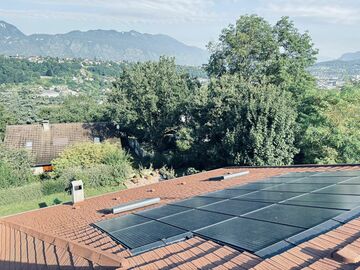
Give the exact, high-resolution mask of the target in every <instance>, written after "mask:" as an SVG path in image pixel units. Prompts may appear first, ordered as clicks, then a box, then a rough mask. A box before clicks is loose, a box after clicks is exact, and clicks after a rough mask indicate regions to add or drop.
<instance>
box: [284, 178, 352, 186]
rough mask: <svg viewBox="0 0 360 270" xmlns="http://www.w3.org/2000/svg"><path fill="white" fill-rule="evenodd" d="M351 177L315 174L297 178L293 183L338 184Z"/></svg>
mask: <svg viewBox="0 0 360 270" xmlns="http://www.w3.org/2000/svg"><path fill="white" fill-rule="evenodd" d="M349 178H351V177H349V176H333V177H330V176H316V177H315V176H314V177H306V178H301V179H298V180H295V181H293V182H291V184H296V183H301V184H307V183H309V184H330V185H331V184H337V183H340V182H342V181H345V180H347V179H349Z"/></svg>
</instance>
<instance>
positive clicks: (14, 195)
mask: <svg viewBox="0 0 360 270" xmlns="http://www.w3.org/2000/svg"><path fill="white" fill-rule="evenodd" d="M42 196H43V194H42V185H41V183H40V182H39V183H32V184H29V185H26V186H22V187H15V188H7V189H0V205H7V204H10V203H14V202H21V201H28V200H33V199H38V198H41V197H42Z"/></svg>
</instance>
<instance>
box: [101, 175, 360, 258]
mask: <svg viewBox="0 0 360 270" xmlns="http://www.w3.org/2000/svg"><path fill="white" fill-rule="evenodd" d="M358 207H360V171H334V172H299V173H288V174H285V175H281V176H277V177H271V178H268V179H265V180H262V181H259V182H254V183H249V184H244V185H239V186H234V187H231V188H229V189H224V190H220V191H216V192H211V193H206V194H202V195H200V196H196V197H192V198H189V199H186V200H182V201H177V202H173V203H171V204H168V205H164V206H161V207H158V208H153V209H149V210H145V211H140V212H137V213H134V214H129V215H126V216H121V217H118V218H115V219H110V220H106V221H101V222H98V223H96V224H95V225H96V226H97V227H98V228H100V229H101V230H103V231H105V232H107V233H108V234H109V235H110V236H111V237H112V238H113V239H114V240H115V241H117V242H119V243H121V244H122V245H125V246H126V247H128V248H129V249H130V250H131V251H132V253H133V254H137V253H140V252H144V251H147V250H150V249H153V248H156V247H160V246H163V245H166V244H169V243H173V242H175V241H180V240H183V239H186V238H189V237H191V236H193V235H197V236H200V237H203V238H206V239H211V240H212V241H215V242H218V243H221V244H225V245H229V246H232V247H233V248H235V249H238V250H246V251H249V252H252V253H256V254H257V255H259V256H262V257H268V256H271V255H273V254H276V253H277V252H280V251H282V250H285V249H287V248H290V247H292V246H293V245H294V244H297V243H300V242H302V241H305V240H307V239H309V238H311V237H313V236H315V235H318V234H321V233H323V232H325V231H327V230H329V229H332V228H334V227H336V226H338V225H340V224H341V222H345V221H347V220H348V219H351V218H352V217H354V215H355V214H358V215H359V214H360V210H359V209H360V208H358Z"/></svg>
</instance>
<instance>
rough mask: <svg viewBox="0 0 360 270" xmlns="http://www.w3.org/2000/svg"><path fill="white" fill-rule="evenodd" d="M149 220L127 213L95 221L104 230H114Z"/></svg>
mask: <svg viewBox="0 0 360 270" xmlns="http://www.w3.org/2000/svg"><path fill="white" fill-rule="evenodd" d="M149 221H151V220H150V219H148V218H144V217H140V216H136V215H126V216H121V217H117V218H113V219H108V220H104V221H100V222H97V223H95V225H96V226H97V227H98V228H100V229H101V230H103V231H106V232H114V231H118V230H121V229H124V228H128V227H132V226H135V225H139V224H143V223H145V222H149Z"/></svg>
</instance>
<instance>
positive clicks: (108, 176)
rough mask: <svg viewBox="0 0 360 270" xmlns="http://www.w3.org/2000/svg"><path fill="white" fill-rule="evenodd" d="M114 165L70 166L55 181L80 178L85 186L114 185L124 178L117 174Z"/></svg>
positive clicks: (68, 180)
mask: <svg viewBox="0 0 360 270" xmlns="http://www.w3.org/2000/svg"><path fill="white" fill-rule="evenodd" d="M118 174H119V172H118V171H117V169H116V167H115V168H114V167H113V166H110V165H106V164H96V165H94V166H92V167H90V168H81V167H70V168H68V169H65V170H64V171H63V172H62V173H61V175H60V176H59V177H58V178H57V180H56V181H60V182H62V183H67V184H66V185H67V186H68V187H70V183H71V181H75V180H82V181H83V183H84V186H85V187H102V186H111V185H113V186H115V185H119V184H120V183H122V182H123V181H124V180H125V179H126V178H122V177H119V176H118Z"/></svg>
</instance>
